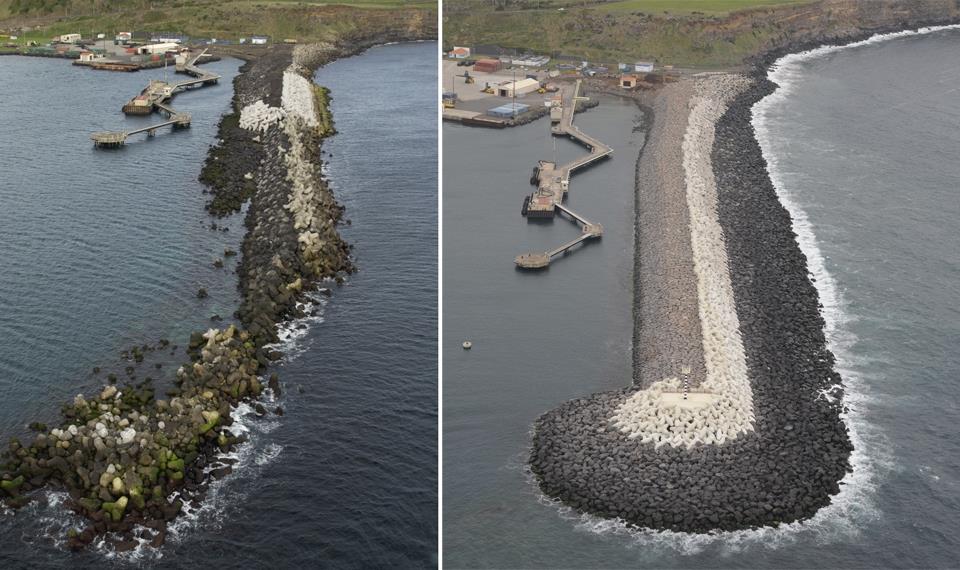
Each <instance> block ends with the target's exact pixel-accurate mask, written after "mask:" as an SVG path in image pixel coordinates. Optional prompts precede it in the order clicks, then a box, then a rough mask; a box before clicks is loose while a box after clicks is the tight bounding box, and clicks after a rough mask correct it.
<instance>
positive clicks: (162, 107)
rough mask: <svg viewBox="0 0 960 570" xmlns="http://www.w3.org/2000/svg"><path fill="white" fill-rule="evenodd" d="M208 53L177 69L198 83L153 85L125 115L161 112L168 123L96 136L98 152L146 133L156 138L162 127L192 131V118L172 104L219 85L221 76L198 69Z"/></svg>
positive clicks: (145, 89) (97, 133)
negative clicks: (183, 93) (192, 91)
mask: <svg viewBox="0 0 960 570" xmlns="http://www.w3.org/2000/svg"><path fill="white" fill-rule="evenodd" d="M206 53H207V50H203V51H201V52H200V53H198V54H197V55H195V56H193V57H191V58H190V59H189V60H187V61H186V62H185V63H183V64H177V66H176V71H177V73H185V74H188V75H191V76H193V77H194V79H189V80H186V81H179V82H177V83H167V82H166V81H150V83H149V84H148V85H147V87H146V88H144V90H143V91H141V92H140V94H139V95H137V96H136V97H134V98H133V99H132V100H130V102H128V103H127V104H126V105H124V106H123V112H124V113H125V114H127V115H149V114H151V113H153V112H154V111H160V112H162V113H164V114H166V115H167V117H168V120H166V121H163V122H161V123H157V124H154V125H150V126H147V127H142V128H139V129H135V130H131V131H100V132H96V133H93V134H92V135H90V139H91V140H93V144H94V146H96V147H97V148H101V147H103V148H116V147H118V146H121V145H123V144H124V143H126V141H127V138H129V137H130V136H132V135H135V134H139V133H146V134H147V136H151V137H152V136H154V135H155V134H156V132H157V129H160V128H162V127H166V126H171V127H173V128H174V129H182V128H187V127H189V126H190V121H191V120H192V117H191V116H190V114H189V113H182V112H179V111H177V110H176V109H174V108H173V106H171V105H170V100H171V99H173V97H174V95H176V94H177V93H179V92H181V91H184V90H187V89H193V88H196V87H202V86H204V85H212V84H214V83H216V82H217V81H219V79H220V76H219V75H217V74H216V73H212V72H208V71H206V70H204V69H201V68H200V67H198V66H197V62H199V61H200V59H201V58H203V57H204V56H205V55H206Z"/></svg>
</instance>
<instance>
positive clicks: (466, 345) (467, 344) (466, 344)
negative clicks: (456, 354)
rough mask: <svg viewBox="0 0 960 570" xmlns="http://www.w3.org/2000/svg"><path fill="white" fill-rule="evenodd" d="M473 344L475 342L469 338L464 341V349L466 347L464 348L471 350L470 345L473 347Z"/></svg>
mask: <svg viewBox="0 0 960 570" xmlns="http://www.w3.org/2000/svg"><path fill="white" fill-rule="evenodd" d="M472 346H473V343H472V342H470V341H469V340H465V341H463V349H464V350H470V347H472Z"/></svg>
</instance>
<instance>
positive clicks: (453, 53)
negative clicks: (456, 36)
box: [447, 46, 470, 59]
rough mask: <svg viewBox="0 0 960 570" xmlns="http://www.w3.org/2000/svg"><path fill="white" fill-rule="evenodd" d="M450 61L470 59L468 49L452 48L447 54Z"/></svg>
mask: <svg viewBox="0 0 960 570" xmlns="http://www.w3.org/2000/svg"><path fill="white" fill-rule="evenodd" d="M447 55H448V56H450V58H451V59H466V58H468V57H470V48H468V47H459V46H453V49H452V50H450V52H449V53H447Z"/></svg>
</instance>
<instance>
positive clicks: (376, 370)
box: [0, 43, 437, 568]
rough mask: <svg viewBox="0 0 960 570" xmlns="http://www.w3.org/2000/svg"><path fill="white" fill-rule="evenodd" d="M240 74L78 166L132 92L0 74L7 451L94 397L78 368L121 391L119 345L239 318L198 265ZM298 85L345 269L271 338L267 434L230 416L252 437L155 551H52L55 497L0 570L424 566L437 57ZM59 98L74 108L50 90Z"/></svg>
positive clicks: (3, 524) (432, 393)
mask: <svg viewBox="0 0 960 570" xmlns="http://www.w3.org/2000/svg"><path fill="white" fill-rule="evenodd" d="M239 64H240V62H237V61H234V60H228V61H223V62H220V63H217V64H212V65H211V67H213V68H214V69H217V70H220V72H221V73H225V72H226V73H225V75H226V76H225V78H224V79H223V80H222V81H221V83H220V85H219V86H218V87H216V88H214V89H212V90H210V91H206V90H198V91H195V92H191V93H188V94H185V95H180V96H178V97H177V98H176V99H175V100H174V104H175V105H176V107H177V108H178V109H182V110H183V111H188V112H191V113H193V119H194V125H193V127H192V128H191V129H190V130H189V131H185V132H178V133H174V134H170V133H166V132H163V133H158V135H157V136H156V138H154V139H152V140H146V139H136V140H135V141H132V142H131V143H130V144H128V145H127V147H126V148H124V149H122V150H120V151H119V152H102V151H101V152H96V153H95V152H93V148H92V144H90V141H89V140H88V139H87V137H88V135H89V132H90V131H93V130H102V129H108V128H109V129H112V128H115V127H116V128H119V127H120V125H121V124H122V123H123V122H124V121H125V119H124V118H123V116H122V115H121V114H120V113H119V107H120V105H122V104H123V103H124V102H125V101H126V99H128V98H129V97H131V96H132V95H133V94H135V93H136V92H137V91H139V89H141V88H142V85H141V83H145V81H146V79H147V77H148V75H145V74H142V73H139V74H101V73H95V72H91V71H88V70H82V69H77V68H74V67H72V66H70V65H69V63H67V62H64V61H59V60H45V59H33V58H31V59H27V58H14V57H6V58H2V59H0V89H2V96H0V119H2V120H3V121H4V123H5V124H7V125H11V124H12V125H13V127H14V130H13V131H12V132H11V131H10V130H8V129H4V130H0V147H2V148H3V149H4V158H3V162H0V243H2V244H3V247H2V249H0V267H2V268H3V271H2V272H0V308H2V310H0V331H2V333H0V338H3V343H0V383H2V388H3V390H4V394H5V397H4V398H3V399H2V400H0V419H2V424H0V427H2V429H3V433H4V434H12V433H15V432H18V431H22V430H23V426H24V425H25V424H26V423H28V422H30V421H34V420H36V419H41V420H45V421H52V420H54V419H55V414H56V411H57V409H58V407H59V405H60V403H61V402H62V401H65V400H66V399H69V398H71V397H72V396H73V395H74V394H76V393H77V392H79V391H85V392H89V391H91V390H93V389H94V388H95V387H96V386H97V385H99V381H98V380H97V378H95V377H94V376H93V375H92V374H91V373H90V369H91V367H92V366H94V365H96V364H101V365H104V366H109V365H110V364H111V363H115V367H118V368H119V371H120V373H121V374H120V375H121V377H122V375H123V374H122V369H123V366H124V365H126V363H125V362H122V361H120V360H119V358H118V353H119V351H120V350H122V349H123V348H126V347H128V346H129V345H132V344H134V343H144V342H156V339H159V338H160V337H162V336H167V337H169V338H170V339H171V340H173V341H174V342H175V343H176V342H179V344H181V345H183V344H185V341H186V335H187V334H188V333H189V331H191V330H193V329H198V328H207V327H209V326H210V323H209V321H208V320H207V319H208V317H209V315H210V314H212V313H214V312H217V313H219V314H220V315H223V316H224V317H225V318H226V319H227V320H229V316H230V315H231V314H232V313H233V311H234V310H235V309H236V306H237V293H236V291H235V287H236V277H235V275H233V273H232V271H229V270H228V271H223V270H219V272H218V270H216V269H214V268H213V267H212V265H211V263H212V261H213V260H214V259H216V258H217V257H219V256H222V252H223V249H224V247H231V248H233V249H237V248H238V245H239V241H240V239H241V237H242V234H243V226H242V218H240V217H239V216H238V217H236V219H235V220H232V221H231V222H230V228H231V229H230V232H228V233H222V232H213V231H211V230H209V229H207V226H208V225H209V223H210V221H211V219H210V218H209V217H208V216H207V214H206V213H205V211H204V210H203V204H204V198H205V197H204V195H203V194H201V189H202V187H201V185H200V184H199V183H198V182H196V177H197V175H198V174H199V172H200V168H201V165H202V162H203V159H204V156H205V152H206V149H207V146H208V145H209V144H211V143H213V142H214V141H215V136H216V123H217V121H218V120H219V115H220V114H222V113H223V112H225V111H226V110H227V109H228V106H229V100H230V97H231V87H230V82H229V79H230V78H231V77H232V76H233V74H235V73H236V69H237V68H238V67H239ZM38 69H39V70H42V71H43V73H38V72H37V70H38ZM385 69H389V70H390V72H389V73H388V72H385V71H384V70H385ZM374 76H375V77H377V78H378V79H377V82H378V88H377V89H371V88H370V77H374ZM316 81H317V82H318V83H320V84H322V85H324V86H327V87H329V88H330V89H331V94H332V97H333V113H334V119H335V121H336V126H337V129H338V131H339V134H337V135H336V136H335V137H333V138H331V139H329V140H328V141H326V142H325V143H324V147H323V148H324V151H325V152H328V153H330V155H329V156H328V155H327V154H324V155H323V156H322V158H323V160H324V162H325V163H326V166H325V167H326V171H327V173H328V176H329V177H330V179H331V185H332V187H333V188H334V192H335V193H336V195H337V197H338V199H339V200H340V201H341V202H342V203H343V204H344V205H345V206H346V207H347V211H346V217H347V218H349V219H351V220H352V225H349V226H344V227H343V228H342V232H343V235H344V237H345V239H346V240H347V241H348V242H349V243H351V244H353V245H354V247H355V249H354V255H355V258H356V263H357V266H358V268H359V271H358V273H356V274H355V275H352V276H351V277H350V278H349V279H348V280H347V282H346V284H345V285H344V286H342V287H336V286H335V285H333V284H331V288H332V289H333V295H332V297H331V298H330V299H327V298H326V297H323V296H320V295H317V297H316V303H317V304H319V305H322V306H323V307H322V312H321V316H319V317H314V318H311V319H308V320H305V321H302V322H299V323H290V324H289V326H288V327H287V329H286V330H287V334H286V335H285V336H286V338H287V340H286V341H285V343H284V346H283V348H284V349H286V350H287V351H288V356H287V357H286V359H285V361H284V362H282V363H281V364H280V365H279V366H278V367H277V371H278V372H279V374H280V377H281V383H282V386H283V388H284V391H283V395H282V397H281V398H279V401H276V402H269V403H268V404H267V408H268V409H270V410H273V409H274V408H275V407H276V406H277V405H279V406H282V407H283V409H284V416H283V417H277V416H275V415H272V414H271V415H270V416H269V417H268V419H264V420H257V419H255V418H253V417H252V416H251V414H249V413H248V412H249V411H250V410H249V406H242V407H241V409H240V410H238V413H237V414H236V415H237V417H238V418H239V422H238V423H237V424H235V425H239V426H241V427H242V428H246V429H247V430H248V434H249V436H250V438H251V441H250V443H249V444H248V445H246V446H243V447H241V448H240V449H239V450H238V451H237V452H236V453H235V458H236V459H237V460H238V465H237V468H236V470H235V472H234V473H233V474H232V475H230V476H228V477H226V478H224V479H223V480H222V481H219V482H216V483H214V484H213V485H212V486H211V489H210V493H209V496H208V499H207V501H206V502H205V503H204V505H203V506H202V507H201V508H199V509H194V510H193V511H192V512H191V513H190V514H189V515H188V516H186V517H183V518H181V519H180V520H179V521H178V522H177V523H176V524H175V525H174V526H173V528H172V529H171V534H170V536H169V537H168V541H167V544H166V545H165V546H164V547H163V549H162V550H161V551H159V552H156V551H152V550H149V549H139V550H138V552H137V553H136V554H134V555H132V556H131V555H121V556H119V557H118V556H114V555H111V553H109V552H106V551H105V550H106V549H101V550H98V551H94V552H87V553H82V554H79V555H73V554H70V553H68V552H65V551H63V550H62V549H60V548H58V547H57V546H56V544H55V541H54V540H53V539H52V538H48V536H57V535H59V534H62V533H63V532H64V531H65V529H66V528H67V526H66V525H68V524H69V523H70V522H71V519H70V518H69V517H67V516H66V515H64V513H63V511H62V509H60V508H58V507H56V505H55V503H56V501H57V500H58V498H59V497H58V495H56V494H52V495H49V497H50V501H48V502H52V503H54V504H53V505H49V504H48V505H46V506H45V505H44V504H43V503H44V501H43V500H41V501H38V504H37V505H36V506H32V507H29V508H28V509H26V510H24V511H21V512H19V513H17V514H16V515H15V516H13V515H9V514H4V515H0V567H2V568H6V567H25V566H27V565H28V564H29V565H31V566H34V567H36V566H40V567H72V566H75V565H82V566H90V565H102V564H104V563H106V564H108V565H110V564H116V565H119V566H127V565H130V564H141V565H145V566H171V567H182V566H204V565H215V566H216V567H225V568H234V567H247V568H295V567H304V568H307V567H317V566H329V567H357V568H359V567H377V566H379V567H385V566H407V567H409V566H430V565H432V564H435V562H436V537H437V528H436V509H437V498H436V485H437V470H436V454H437V447H436V441H437V427H436V426H437V400H436V394H437V380H436V379H437V365H436V339H437V331H436V328H437V312H436V309H437V287H436V284H437V231H436V225H437V216H436V203H437V202H436V200H437V156H436V155H437V151H436V142H435V138H436V137H435V134H434V133H435V132H436V107H435V104H434V102H433V101H434V99H435V96H436V93H435V91H436V44H435V43H422V44H403V45H391V46H384V47H378V48H373V49H371V50H369V51H368V52H366V53H364V54H363V55H360V56H356V57H352V58H348V59H344V60H340V61H337V62H334V63H333V64H331V65H329V66H327V67H325V68H323V69H321V70H319V71H318V72H317V75H316ZM67 82H69V84H70V95H71V96H73V97H82V99H81V101H80V102H79V103H77V104H76V105H74V104H73V102H71V101H70V100H69V99H67V97H66V94H65V92H63V91H60V90H58V89H56V87H57V86H58V85H61V84H63V83H67ZM11 85H12V86H14V92H13V93H14V97H12V98H11V97H9V93H10V92H9V91H8V89H9V87H8V86H11ZM108 85H109V86H110V88H109V89H106V88H105V87H106V86H108ZM105 93H114V95H113V96H112V97H107V96H106V95H105ZM47 121H49V122H47ZM126 121H127V122H132V121H131V120H130V119H126ZM10 148H13V149H14V152H13V159H12V160H11V158H10V152H9V150H8V149H10ZM91 162H92V163H93V164H91ZM252 168H253V165H251V169H252ZM11 177H12V183H11ZM232 267H233V262H231V261H230V260H229V259H228V260H227V268H228V269H232ZM201 285H205V286H206V287H207V289H208V290H209V291H210V298H208V299H206V300H204V301H199V300H197V299H196V296H195V294H196V288H197V287H198V286H201ZM182 357H183V355H182V354H179V353H178V354H177V356H176V357H175V360H176V362H179V361H180V359H181V358H182ZM148 358H149V357H148ZM170 368H171V372H172V368H173V367H172V366H171V367H170ZM245 412H247V413H245Z"/></svg>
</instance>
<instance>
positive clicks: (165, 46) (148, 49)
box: [137, 42, 180, 55]
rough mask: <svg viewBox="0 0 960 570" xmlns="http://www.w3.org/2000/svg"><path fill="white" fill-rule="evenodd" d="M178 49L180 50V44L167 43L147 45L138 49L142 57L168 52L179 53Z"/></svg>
mask: <svg viewBox="0 0 960 570" xmlns="http://www.w3.org/2000/svg"><path fill="white" fill-rule="evenodd" d="M178 49H180V44H175V43H173V42H167V43H162V44H147V45H145V46H140V47H138V48H137V53H138V54H140V55H153V54H163V53H167V52H168V51H177V50H178Z"/></svg>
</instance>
